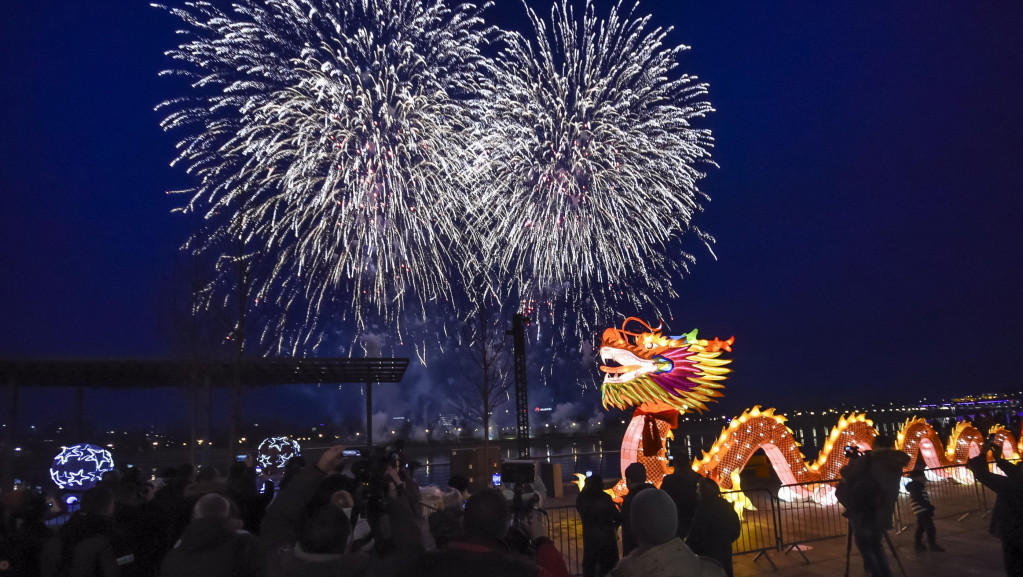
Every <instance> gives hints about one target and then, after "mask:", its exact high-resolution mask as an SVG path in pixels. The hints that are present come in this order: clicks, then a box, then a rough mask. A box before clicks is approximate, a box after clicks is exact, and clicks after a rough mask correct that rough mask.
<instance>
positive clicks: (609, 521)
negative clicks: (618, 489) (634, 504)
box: [575, 487, 622, 548]
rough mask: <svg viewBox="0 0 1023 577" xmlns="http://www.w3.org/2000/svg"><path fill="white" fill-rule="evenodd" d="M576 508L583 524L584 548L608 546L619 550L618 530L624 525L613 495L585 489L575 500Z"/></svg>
mask: <svg viewBox="0 0 1023 577" xmlns="http://www.w3.org/2000/svg"><path fill="white" fill-rule="evenodd" d="M575 508H576V510H578V511H579V519H580V520H581V521H582V524H583V547H584V548H589V547H600V546H602V545H608V544H611V545H614V546H615V548H617V546H618V534H617V529H618V527H619V526H620V525H621V524H622V515H621V513H619V512H618V506H617V505H615V502H614V501H613V500H612V499H611V495H608V494H607V493H605V492H604V491H597V490H590V489H589V488H588V487H587V488H584V489H583V490H582V491H580V492H579V496H578V497H576V499H575Z"/></svg>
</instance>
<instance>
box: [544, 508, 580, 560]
mask: <svg viewBox="0 0 1023 577" xmlns="http://www.w3.org/2000/svg"><path fill="white" fill-rule="evenodd" d="M544 511H546V512H547V515H546V518H547V536H548V537H550V539H551V541H553V542H554V546H555V547H557V548H558V551H561V556H562V557H564V559H565V564H566V565H568V572H569V574H570V575H582V574H583V523H582V520H580V519H579V512H578V511H576V509H575V507H574V506H565V507H550V508H547V509H544Z"/></svg>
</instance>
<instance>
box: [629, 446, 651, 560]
mask: <svg viewBox="0 0 1023 577" xmlns="http://www.w3.org/2000/svg"><path fill="white" fill-rule="evenodd" d="M625 485H626V486H627V487H628V488H629V492H628V494H627V495H625V498H624V499H622V555H628V554H629V553H631V552H632V550H633V549H635V548H636V545H637V542H636V537H635V535H634V534H633V527H632V520H631V518H630V517H629V508H630V507H631V506H632V500H633V499H635V498H636V495H638V494H639V493H640V492H642V491H646V490H648V489H653V488H654V486H653V485H651V484H650V483H647V482H646V467H644V466H643V463H633V464H631V465H629V466H628V467H626V468H625Z"/></svg>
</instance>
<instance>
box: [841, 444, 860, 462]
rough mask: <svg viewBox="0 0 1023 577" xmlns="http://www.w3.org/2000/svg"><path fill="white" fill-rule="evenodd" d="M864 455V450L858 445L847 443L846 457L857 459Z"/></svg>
mask: <svg viewBox="0 0 1023 577" xmlns="http://www.w3.org/2000/svg"><path fill="white" fill-rule="evenodd" d="M862 455H863V451H861V450H860V448H859V447H857V446H856V445H846V447H845V458H846V459H855V458H856V457H860V456H862Z"/></svg>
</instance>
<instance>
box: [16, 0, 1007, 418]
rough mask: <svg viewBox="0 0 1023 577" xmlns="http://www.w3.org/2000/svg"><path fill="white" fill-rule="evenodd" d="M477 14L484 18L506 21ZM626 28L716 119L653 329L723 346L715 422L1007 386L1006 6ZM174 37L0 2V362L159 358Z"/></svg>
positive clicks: (92, 14) (121, 12)
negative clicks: (675, 62)
mask: <svg viewBox="0 0 1023 577" xmlns="http://www.w3.org/2000/svg"><path fill="white" fill-rule="evenodd" d="M498 4H499V6H498V7H497V8H496V9H494V10H493V11H492V12H491V13H492V14H493V15H494V19H495V23H500V21H501V20H502V19H508V18H511V15H519V14H520V10H521V8H520V6H519V5H518V3H517V2H512V1H510V0H499V2H498ZM531 5H533V6H534V7H536V8H537V9H538V10H540V11H541V12H544V13H546V12H547V8H546V6H547V5H548V4H547V3H546V2H543V3H541V2H535V1H533V0H531ZM598 5H599V6H601V7H605V6H606V5H607V3H606V2H601V3H599V4H598ZM639 11H640V12H643V13H646V12H651V13H653V14H654V16H655V21H656V22H657V23H661V24H665V25H673V26H675V32H674V33H673V34H672V36H671V38H672V39H673V40H674V41H676V42H682V43H685V44H688V45H690V46H692V50H691V51H690V52H688V53H687V54H686V56H685V59H684V61H683V64H682V70H684V71H686V72H689V73H693V74H696V75H698V76H699V77H700V78H701V79H702V80H704V81H707V82H709V83H710V101H711V102H712V103H713V104H714V106H715V108H716V109H717V112H716V113H715V114H714V115H713V116H712V117H710V118H709V119H708V121H707V126H709V127H710V128H711V129H712V130H713V132H714V136H715V139H716V141H717V142H716V148H715V158H716V160H717V161H718V163H719V164H720V165H721V168H720V169H718V170H713V171H711V174H710V176H709V177H708V178H707V179H706V181H705V182H704V188H705V190H707V191H708V192H709V194H710V195H711V196H712V198H713V202H711V203H710V204H709V205H708V206H707V210H706V212H705V214H704V215H702V217H701V219H700V220H699V221H698V222H697V224H699V225H700V226H701V228H703V229H705V230H707V231H708V232H710V233H711V234H713V235H714V236H715V237H716V238H717V241H718V242H717V244H716V246H715V252H716V254H717V257H718V260H713V259H712V258H710V256H709V255H708V254H707V253H706V252H705V251H704V250H702V249H701V248H700V247H699V246H697V245H696V244H695V243H690V244H692V246H688V248H689V249H690V250H691V251H693V252H694V253H696V254H697V256H698V257H699V261H698V262H697V263H696V265H695V266H694V267H693V268H692V275H691V277H690V278H687V279H684V280H680V281H679V283H678V285H677V286H678V290H679V292H680V293H681V295H682V298H680V299H679V301H678V302H677V303H675V304H674V305H673V306H672V311H673V313H674V319H673V320H671V321H669V323H668V324H669V327H670V329H671V330H672V331H677V332H683V331H688V330H689V329H690V328H692V327H694V326H695V327H699V328H700V330H701V335H702V336H707V337H711V336H715V335H717V336H722V337H727V336H730V335H733V334H734V335H735V336H736V341H737V342H736V346H735V351H734V353H733V355H732V356H733V358H734V359H735V362H734V364H733V368H734V369H735V373H734V374H733V376H732V378H731V380H730V381H729V382H728V389H727V391H726V394H727V397H726V400H725V401H724V402H723V403H722V405H723V406H722V409H723V410H724V411H726V412H730V411H738V410H741V409H742V408H744V407H745V406H749V405H752V404H754V403H760V404H765V405H783V406H786V405H791V404H794V403H798V402H800V400H801V399H807V400H809V401H811V402H817V401H823V400H834V399H853V398H855V399H863V400H870V401H873V400H882V399H888V398H890V397H892V396H896V395H897V396H898V397H899V398H901V397H906V398H918V397H923V396H931V395H939V396H940V395H954V394H960V393H967V392H979V391H985V390H1003V389H1008V388H1019V386H1020V384H1021V383H1020V378H1019V368H1018V365H1019V359H1020V358H1021V357H1023V299H1021V295H1023V226H1021V223H1023V198H1021V193H1023V32H1021V31H1023V4H1021V3H1019V2H1018V1H1016V0H993V1H985V2H947V1H931V2H899V3H890V2H879V1H876V2H875V1H870V2H843V3H821V2H814V1H809V0H807V1H803V2H785V1H781V2H748V1H738V0H731V1H714V2H710V1H705V2H693V1H675V0H672V1H670V2H669V1H667V0H665V1H648V2H644V3H642V4H641V5H640V8H639ZM517 21H521V17H517ZM176 25H177V23H176V21H175V20H174V19H173V18H172V17H170V16H168V15H167V14H166V13H163V12H161V11H158V10H154V9H152V8H150V7H148V6H147V5H146V4H145V3H142V2H130V3H129V2H119V3H116V7H115V4H112V3H109V2H100V1H97V0H85V1H80V2H54V1H52V0H46V1H40V2H10V1H9V2H2V3H0V55H2V57H0V66H2V67H3V75H2V78H3V79H4V82H3V84H4V88H3V89H2V90H0V187H2V192H3V199H4V201H5V202H4V209H3V210H2V211H0V271H3V272H2V275H0V277H2V279H3V282H0V357H14V356H159V355H163V354H166V353H167V350H168V349H167V337H168V335H167V332H168V329H167V327H165V326H164V325H163V324H162V323H161V322H160V320H159V319H160V311H161V310H163V309H164V308H165V306H166V302H167V301H168V299H169V298H170V296H169V293H171V292H172V291H171V290H170V288H169V287H171V286H172V285H173V280H172V278H171V277H172V275H173V271H174V268H173V262H174V259H175V251H176V248H177V247H178V246H179V245H180V244H181V243H182V242H183V240H184V239H185V238H186V236H187V235H188V233H189V232H190V226H191V224H192V223H191V222H189V221H187V220H186V219H185V218H184V217H182V216H181V215H179V214H171V212H170V210H171V209H172V208H173V207H175V206H178V205H179V204H180V203H181V202H182V201H183V197H168V196H167V195H165V194H164V191H166V190H170V189H177V188H185V187H187V186H188V185H189V180H188V178H187V176H186V175H185V174H183V173H182V172H181V171H180V170H174V169H171V168H169V167H168V162H169V161H170V159H171V158H172V157H173V155H174V149H173V145H174V142H175V140H176V138H175V135H167V134H164V133H163V132H162V131H161V130H160V128H159V127H158V121H159V118H160V115H159V114H158V113H156V112H154V111H153V107H154V105H156V104H157V103H159V102H160V101H162V100H164V99H166V98H169V97H174V96H179V95H181V94H180V91H179V87H178V86H177V85H175V84H174V83H172V82H170V81H168V80H166V79H160V78H158V77H157V73H158V71H160V70H161V69H163V68H165V67H167V66H168V61H167V60H166V59H165V57H164V56H163V55H162V52H163V51H164V50H165V49H168V48H170V47H171V46H173V45H174V43H175V42H176V38H175V36H174V34H173V30H174V29H175V27H176ZM623 232H625V233H629V234H637V235H641V234H642V231H623ZM621 312H622V313H623V314H632V312H633V311H621ZM594 370H595V369H594ZM416 378H417V379H418V377H416ZM423 378H425V379H426V381H419V380H417V383H419V382H426V383H429V377H423ZM424 386H428V385H424ZM303 395H305V393H303ZM536 397H537V398H538V399H546V398H553V399H554V400H566V401H572V402H577V401H580V400H581V401H582V402H585V403H590V404H592V403H594V402H595V400H596V399H597V397H598V394H597V393H596V391H590V392H589V393H587V394H586V395H585V397H584V398H583V399H580V397H579V393H578V388H577V387H576V386H575V383H571V384H570V385H569V386H566V387H564V391H561V390H557V389H556V388H555V389H554V390H544V391H540V392H538V393H537V394H536ZM299 404H300V403H299V402H298V401H296V406H298V405H299ZM252 410H253V411H258V410H259V407H258V406H253V407H252Z"/></svg>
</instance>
